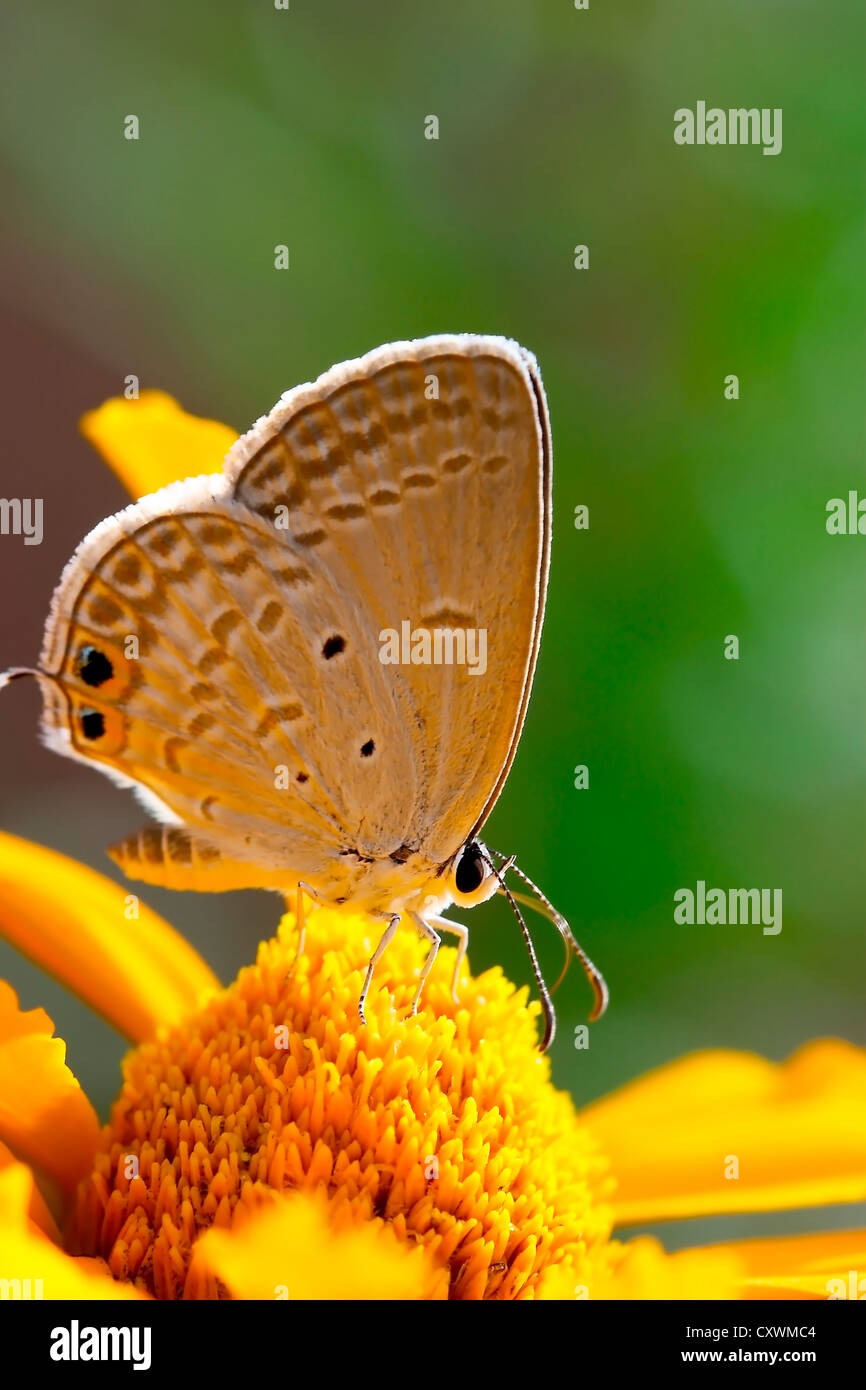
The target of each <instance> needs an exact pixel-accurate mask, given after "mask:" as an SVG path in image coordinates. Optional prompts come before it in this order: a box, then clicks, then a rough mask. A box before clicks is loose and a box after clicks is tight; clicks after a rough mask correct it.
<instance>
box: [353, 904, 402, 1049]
mask: <svg viewBox="0 0 866 1390" xmlns="http://www.w3.org/2000/svg"><path fill="white" fill-rule="evenodd" d="M373 915H374V916H375V917H377V918H380V919H381V918H384V919H385V920H386V921H387V923H388V925H387V927H386V928H385V930H384V931H383V933H382V939H381V941H380V942H379V945H378V946H377V947H376V949H375V951H374V952H373V954H372V956H371V957H370V964H369V965H368V966H367V973H366V975H365V976H364V983H363V986H362V987H361V997H360V999H359V1000H358V1017H359V1018H360V1020H361V1022H362V1023H366V1022H367V1019H366V1016H365V1014H364V1001H365V999H366V998H367V993H368V991H369V989H370V982H371V981H372V979H373V971H374V970H375V969H376V966H377V964H378V963H379V961H380V960H381V959H382V957H383V955H384V954H385V952H386V951H387V949H388V946H389V943H390V942H391V939H392V937H393V935H394V933H395V931H396V930H397V926H398V924H399V922H400V914H399V912H392V913H387V912H376V913H374V914H373Z"/></svg>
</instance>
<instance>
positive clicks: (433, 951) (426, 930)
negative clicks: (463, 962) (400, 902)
mask: <svg viewBox="0 0 866 1390" xmlns="http://www.w3.org/2000/svg"><path fill="white" fill-rule="evenodd" d="M409 916H410V917H411V918H412V921H413V922H414V923H415V926H416V927H417V928H418V930H419V931H420V932H421V933H422V935H423V936H426V938H427V940H428V941H429V942H430V950H429V951H428V952H427V959H426V960H425V962H424V964H423V965H422V967H421V975H420V978H419V980H418V988H417V989H416V991H415V998H414V999H413V1000H412V1008H411V1009H410V1010H409V1015H410V1017H411V1016H412V1015H414V1014H417V1012H418V1005H419V1004H420V1003H421V995H422V994H423V993H424V985H425V984H426V983H427V976H428V975H429V974H430V971H431V970H432V969H433V962H434V960H435V959H436V956H437V954H438V951H439V947H440V945H441V944H442V938H441V937H440V935H439V933H438V931H437V930H436V928H435V927H434V926H431V924H430V923H429V922H426V921H425V920H424V918H423V917H422V916H421V915H420V913H418V912H410V913H409ZM434 920H435V919H434Z"/></svg>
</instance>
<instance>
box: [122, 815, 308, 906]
mask: <svg viewBox="0 0 866 1390" xmlns="http://www.w3.org/2000/svg"><path fill="white" fill-rule="evenodd" d="M108 853H109V855H110V856H111V858H112V859H113V860H114V862H115V864H117V865H118V866H119V867H120V868H121V869H122V870H123V872H124V873H125V874H126V876H127V878H134V879H138V880H140V881H141V882H142V883H153V884H156V885H158V886H159V887H161V888H178V889H184V888H186V889H191V890H192V891H193V892H198V893H222V892H225V891H227V890H228V889H231V888H280V889H283V890H286V891H287V890H288V889H289V888H291V887H293V886H294V884H295V883H296V882H297V875H293V874H290V873H289V874H286V873H283V872H280V873H274V872H272V871H268V870H266V869H261V868H256V867H255V866H254V865H251V864H246V863H241V862H239V861H237V860H233V859H231V858H229V857H226V856H225V855H223V853H222V852H221V851H220V849H219V848H218V847H217V846H216V845H214V844H211V843H210V842H209V841H208V840H206V839H204V838H203V837H202V836H200V835H196V834H193V833H192V832H190V831H189V830H185V829H184V828H183V827H182V826H175V825H145V826H142V828H141V830H136V831H135V832H134V833H133V834H132V835H127V836H126V838H125V839H124V840H120V841H119V842H118V843H117V844H116V845H110V846H109V849H108Z"/></svg>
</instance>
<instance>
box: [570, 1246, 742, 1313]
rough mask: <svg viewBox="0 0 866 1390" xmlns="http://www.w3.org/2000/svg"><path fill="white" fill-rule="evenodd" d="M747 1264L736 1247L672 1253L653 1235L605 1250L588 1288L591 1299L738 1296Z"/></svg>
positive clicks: (588, 1295)
mask: <svg viewBox="0 0 866 1390" xmlns="http://www.w3.org/2000/svg"><path fill="white" fill-rule="evenodd" d="M741 1277H742V1266H741V1264H740V1261H739V1259H738V1257H737V1255H736V1252H734V1251H732V1250H728V1249H725V1248H718V1249H717V1248H713V1247H710V1248H708V1249H706V1250H681V1251H679V1252H678V1253H677V1254H675V1255H669V1254H667V1252H666V1251H665V1250H664V1248H663V1247H662V1246H661V1245H660V1244H659V1242H658V1241H657V1240H655V1239H654V1238H652V1237H651V1236H639V1237H638V1238H637V1239H636V1240H630V1241H627V1242H626V1243H625V1244H621V1243H620V1242H618V1241H614V1242H613V1243H612V1244H611V1245H610V1247H609V1248H608V1250H607V1251H606V1252H605V1259H604V1266H603V1267H602V1268H601V1269H600V1270H599V1272H598V1273H597V1274H596V1275H595V1276H594V1277H593V1279H592V1283H591V1285H590V1286H589V1288H588V1289H587V1291H586V1293H584V1292H583V1291H581V1294H580V1296H581V1297H584V1298H590V1299H602V1298H603V1299H629V1300H631V1299H638V1300H644V1299H656V1300H658V1299H665V1300H668V1299H684V1298H700V1299H717V1298H735V1297H737V1296H738V1292H739V1288H740V1287H741Z"/></svg>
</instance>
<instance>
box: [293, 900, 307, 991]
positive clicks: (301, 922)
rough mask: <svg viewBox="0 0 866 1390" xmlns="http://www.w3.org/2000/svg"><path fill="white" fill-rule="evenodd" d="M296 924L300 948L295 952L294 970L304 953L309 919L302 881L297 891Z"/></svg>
mask: <svg viewBox="0 0 866 1390" xmlns="http://www.w3.org/2000/svg"><path fill="white" fill-rule="evenodd" d="M295 926H296V927H297V929H298V949H297V952H296V953H295V959H294V962H293V964H292V970H294V968H295V966H296V965H297V963H298V961H299V960H300V959H301V956H302V955H303V954H304V940H305V937H306V932H307V919H306V916H305V913H304V888H303V885H302V884H300V883H299V884H298V887H297V891H296V893H295Z"/></svg>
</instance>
